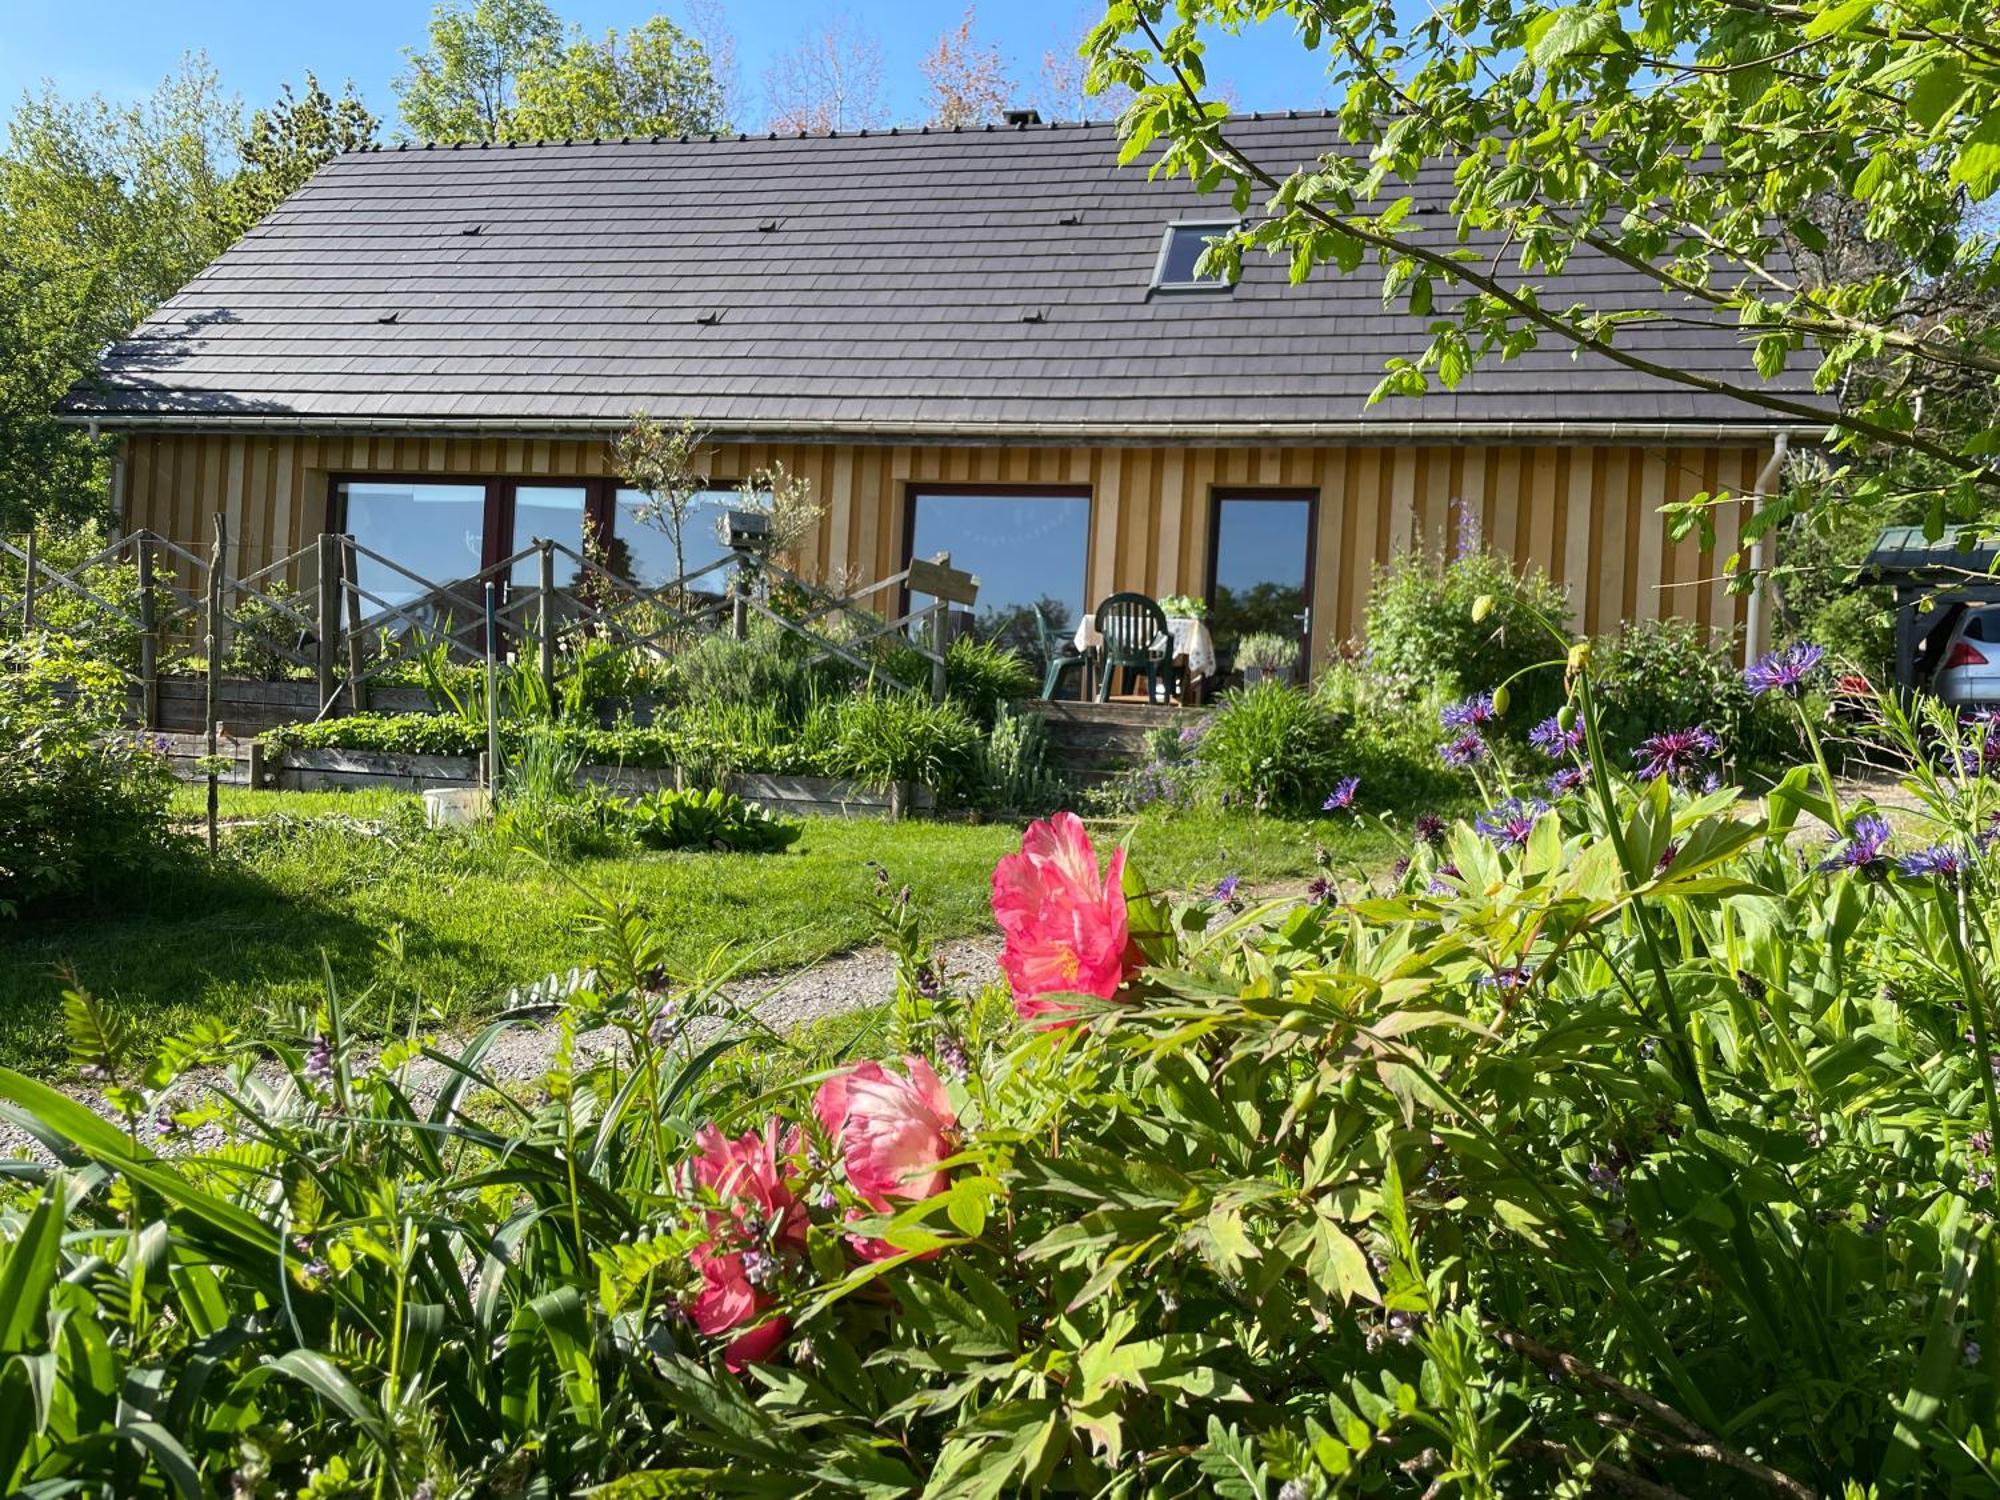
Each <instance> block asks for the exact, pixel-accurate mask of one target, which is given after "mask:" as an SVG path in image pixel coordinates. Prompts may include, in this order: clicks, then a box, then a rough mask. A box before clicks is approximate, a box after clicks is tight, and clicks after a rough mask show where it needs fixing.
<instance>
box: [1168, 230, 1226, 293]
mask: <svg viewBox="0 0 2000 1500" xmlns="http://www.w3.org/2000/svg"><path fill="white" fill-rule="evenodd" d="M1235 227H1236V221H1235V220H1234V219H1213V220H1202V221H1197V222H1188V223H1176V224H1169V225H1168V226H1167V228H1166V232H1165V233H1164V234H1162V235H1161V236H1160V258H1159V260H1158V261H1157V262H1156V263H1155V264H1154V266H1153V290H1154V291H1157V292H1226V291H1228V290H1229V288H1230V282H1228V281H1227V280H1225V279H1224V278H1223V277H1222V276H1221V275H1219V274H1217V273H1214V272H1209V273H1203V272H1200V271H1198V270H1197V269H1196V267H1197V266H1199V265H1200V263H1201V258H1202V256H1203V255H1205V254H1207V252H1208V242H1209V241H1210V240H1214V239H1220V238H1221V237H1222V236H1223V235H1225V234H1227V233H1229V232H1230V231H1231V230H1232V229H1234V228H1235Z"/></svg>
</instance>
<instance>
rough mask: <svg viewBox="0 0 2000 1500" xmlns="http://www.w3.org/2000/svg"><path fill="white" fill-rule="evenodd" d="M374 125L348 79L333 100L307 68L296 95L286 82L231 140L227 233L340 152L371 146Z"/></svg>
mask: <svg viewBox="0 0 2000 1500" xmlns="http://www.w3.org/2000/svg"><path fill="white" fill-rule="evenodd" d="M377 123H378V122H377V121H376V119H375V116H374V115H373V114H371V113H369V110H368V107H367V106H366V105H365V104H363V103H362V102H361V98H360V96H359V95H358V94H356V93H355V91H354V85H353V84H352V83H348V84H346V85H345V86H344V87H343V88H342V89H341V91H340V98H339V99H338V100H335V99H333V98H332V97H331V96H329V95H328V93H327V92H326V90H325V89H323V88H321V87H320V83H319V79H317V78H316V77H314V76H313V74H312V73H311V72H310V71H308V72H307V74H306V82H305V90H304V92H303V93H302V94H300V95H298V96H297V97H294V96H293V94H292V86H291V85H290V84H289V83H288V84H286V85H285V86H284V90H283V92H282V93H281V94H280V95H279V97H278V101H277V102H276V103H275V104H273V105H272V106H271V107H270V108H269V109H260V110H258V111H257V112H256V113H255V114H253V115H252V116H251V117H250V125H249V128H248V129H246V130H245V131H244V132H243V138H242V139H241V140H240V141H238V142H237V146H236V156H237V160H238V163H239V165H238V168H237V171H236V175H235V176H234V177H232V178H231V179H230V180H229V182H228V184H227V185H226V186H225V187H224V189H223V197H222V208H221V213H222V219H223V225H224V228H225V229H226V231H227V232H228V235H229V237H230V238H231V239H235V238H237V237H238V236H240V235H242V234H243V233H244V232H245V231H246V230H248V229H249V228H250V226H251V225H253V224H255V223H256V222H257V221H258V220H259V219H261V218H263V217H264V215H266V214H268V213H269V212H270V211H271V210H272V209H274V208H276V207H277V206H278V205H279V204H280V203H282V202H284V201H285V199H287V198H289V197H290V196H291V195H292V194H293V193H295V192H297V191H298V190H299V188H301V187H303V186H304V185H305V182H306V179H307V178H309V177H311V176H312V175H313V173H315V172H317V171H318V170H319V169H320V168H321V167H323V166H325V165H326V164H327V163H328V162H330V161H332V160H333V159H334V157H336V156H338V155H340V154H341V153H342V152H343V151H359V150H361V149H362V148H364V147H366V146H370V145H373V144H374V142H375V134H376V129H377Z"/></svg>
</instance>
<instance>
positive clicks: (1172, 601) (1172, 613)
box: [1160, 594, 1208, 620]
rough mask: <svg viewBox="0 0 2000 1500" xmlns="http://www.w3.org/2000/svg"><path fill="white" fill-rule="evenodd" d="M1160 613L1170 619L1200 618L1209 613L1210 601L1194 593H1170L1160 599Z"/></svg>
mask: <svg viewBox="0 0 2000 1500" xmlns="http://www.w3.org/2000/svg"><path fill="white" fill-rule="evenodd" d="M1160 613H1162V614H1164V615H1165V616H1166V617H1167V618H1168V619H1169V620H1200V619H1205V618H1206V617H1207V615H1208V601H1207V600H1206V599H1197V598H1196V597H1195V596H1194V595H1193V594H1169V595H1167V596H1166V598H1164V599H1162V600H1161V601H1160Z"/></svg>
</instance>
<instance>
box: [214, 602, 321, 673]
mask: <svg viewBox="0 0 2000 1500" xmlns="http://www.w3.org/2000/svg"><path fill="white" fill-rule="evenodd" d="M265 592H266V594H268V596H269V598H268V599H266V598H258V597H255V596H252V597H250V598H246V599H243V600H242V601H240V602H239V603H238V604H237V605H236V606H235V608H234V610H233V611H232V613H231V618H230V622H229V627H228V628H229V649H228V651H227V652H226V653H225V654H224V656H223V658H222V670H223V672H224V673H225V674H227V675H228V676H231V677H251V678H256V679H257V680H259V681H263V682H279V681H283V680H285V679H286V678H289V677H292V676H295V675H300V674H303V673H304V671H305V668H304V667H302V666H300V665H299V664H298V663H297V662H295V661H294V660H293V659H292V658H293V657H294V656H296V655H298V654H300V653H299V637H300V634H301V626H300V625H299V622H298V620H297V619H296V618H294V617H293V616H292V615H291V614H288V613H287V612H286V611H285V610H284V609H283V608H282V607H281V606H283V605H287V604H295V595H294V594H293V592H292V587H291V585H290V584H288V583H285V582H284V581H283V580H282V579H281V580H279V581H278V582H276V583H273V584H270V585H269V586H268V587H267V588H266V590H265ZM288 653H289V654H288Z"/></svg>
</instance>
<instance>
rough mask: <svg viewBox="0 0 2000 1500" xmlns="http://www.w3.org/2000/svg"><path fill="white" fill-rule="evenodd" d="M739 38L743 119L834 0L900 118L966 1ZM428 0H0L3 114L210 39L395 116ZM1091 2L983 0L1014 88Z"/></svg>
mask: <svg viewBox="0 0 2000 1500" xmlns="http://www.w3.org/2000/svg"><path fill="white" fill-rule="evenodd" d="M552 3H553V4H554V8H555V9H556V11H557V12H558V14H560V15H561V16H562V17H563V18H564V20H566V21H570V22H574V23H576V24H578V25H581V26H582V27H584V29H585V30H587V31H590V32H593V33H600V34H601V33H602V32H603V31H604V29H605V28H606V27H609V26H620V27H624V26H630V25H633V24H635V23H637V22H640V21H643V20H645V19H646V18H647V17H649V16H651V15H653V14H655V13H657V12H662V11H664V12H665V13H666V14H668V15H670V16H674V17H675V18H676V19H683V18H682V17H681V15H680V4H679V0H552ZM720 8H721V10H722V12H723V14H724V16H725V18H726V20H727V22H728V24H729V26H730V28H731V30H732V31H733V32H734V33H735V36H736V45H737V53H738V67H739V71H740V74H741V77H742V79H743V82H744V84H745V85H746V88H747V91H748V94H749V95H750V98H749V100H748V111H747V112H748V113H749V114H751V116H752V118H751V119H750V121H749V122H748V123H750V124H756V123H758V122H759V121H761V118H762V103H761V100H759V99H757V98H756V97H755V96H756V95H757V93H758V85H759V83H760V82H761V80H762V77H763V74H764V71H765V67H766V65H767V64H768V62H769V61H770V59H771V57H772V56H773V55H774V54H775V53H777V52H779V51H782V50H784V48H785V47H786V46H787V44H789V43H792V42H795V41H796V40H797V38H798V37H799V35H800V34H801V33H802V31H805V30H809V29H816V28H817V27H819V26H821V25H823V24H824V18H825V17H826V15H827V14H828V12H829V11H831V10H839V9H844V10H845V11H846V12H847V14H848V15H850V16H851V17H852V18H853V19H854V21H855V22H857V23H858V24H859V26H860V27H861V28H862V29H864V30H866V31H868V32H870V33H872V34H873V35H874V37H875V38H876V40H877V41H878V43H879V44H880V47H881V51H882V73H883V84H884V92H885V93H886V95H887V99H888V103H889V106H890V109H891V112H892V113H893V114H894V116H895V117H896V118H897V119H899V120H915V119H920V118H921V116H922V110H921V106H920V99H921V95H922V87H923V81H922V78H921V75H920V74H919V73H918V69H917V63H918V59H919V58H920V57H921V56H922V54H923V53H924V52H925V51H926V50H927V49H928V48H929V46H930V45H931V44H932V43H933V42H935V40H936V39H937V37H938V36H939V35H940V34H941V33H942V32H944V31H945V30H946V29H948V28H949V27H952V26H955V25H956V24H957V22H958V20H959V17H960V16H961V15H962V14H963V11H964V6H963V4H962V3H961V0H847V3H845V4H844V5H843V4H841V3H840V0H834V3H832V4H829V3H827V0H721V5H720ZM430 11H431V7H430V4H429V0H319V3H297V0H90V3H88V4H82V3H70V4H56V3H52V0H0V36H4V38H5V40H4V43H3V44H0V117H4V116H6V115H11V114H12V112H13V108H14V105H15V103H16V102H17V101H18V100H19V99H20V96H21V94H22V91H23V90H27V89H38V88H39V87H40V86H41V82H42V80H44V79H48V80H51V81H53V82H54V84H55V85H56V87H57V89H58V90H59V91H60V92H61V93H63V94H64V95H83V94H89V93H102V94H104V95H106V96H107V97H110V98H114V99H122V98H131V97H134V96H137V95H141V94H144V93H147V92H149V91H150V90H151V89H152V87H153V86H154V84H156V83H157V82H158V81H159V79H160V78H161V77H162V76H163V75H164V74H165V73H167V72H168V71H169V70H170V69H171V68H172V67H173V65H174V63H175V61H176V60H177V59H178V58H179V56H180V55H181V53H182V52H184V51H190V50H205V51H206V52H207V53H208V55H209V57H210V59H211V60H212V61H213V62H214V64H215V66H216V68H217V69H218V70H219V71H220V73H221V75H222V82H223V87H224V89H225V90H226V91H229V92H233V93H237V94H240V95H241V96H242V98H243V101H244V103H245V105H246V106H251V107H254V106H256V105H258V104H262V103H264V102H266V101H268V100H269V99H270V98H272V97H273V96H274V95H275V94H276V93H277V90H278V86H279V85H280V84H281V83H284V82H287V81H291V82H296V81H297V80H298V79H299V77H300V76H301V75H302V74H303V73H304V72H305V70H306V69H307V68H311V69H312V70H313V71H315V72H316V73H317V74H318V75H319V77H320V80H321V81H322V82H323V83H325V84H327V85H328V87H329V88H334V87H337V85H338V84H339V83H340V81H341V80H343V79H348V78H351V79H353V80H354V82H355V84H356V86H357V87H359V89H360V90H361V92H362V95H363V97H364V98H365V99H366V100H367V102H368V104H369V106H370V107H371V108H372V109H373V110H374V111H375V113H376V114H378V115H380V116H381V117H382V118H383V119H384V121H385V122H390V123H393V114H394V108H395V96H394V94H393V93H392V91H391V89H390V81H391V80H392V79H393V78H394V77H395V75H396V73H397V72H398V70H399V69H400V67H401V65H402V50H403V49H404V48H406V47H421V46H422V44H423V41H424V27H425V22H426V21H427V20H428V18H429V16H430ZM1097 13H1098V12H1097V11H1096V9H1095V8H1094V7H1093V6H1091V5H1090V4H1089V3H1088V0H984V3H983V4H981V5H979V7H978V18H977V27H978V30H979V31H980V32H981V33H983V34H984V35H985V36H987V37H988V38H990V39H991V40H993V41H995V42H997V43H998V44H999V45H1000V47H1001V49H1002V51H1003V53H1004V54H1005V55H1006V56H1007V58H1008V59H1009V61H1010V63H1011V64H1012V65H1013V71H1014V75H1015V77H1016V78H1017V79H1018V80H1020V81H1021V83H1022V84H1023V85H1024V86H1025V85H1027V84H1029V83H1030V82H1032V80H1033V79H1034V77H1035V76H1036V74H1037V72H1038V70H1039V67H1040V60H1041V57H1042V55H1043V53H1045V52H1047V51H1049V50H1051V49H1053V48H1056V47H1058V46H1061V45H1064V44H1065V43H1068V42H1069V41H1070V39H1071V38H1073V37H1075V36H1077V35H1079V34H1080V33H1081V31H1082V29H1083V28H1084V26H1085V25H1087V24H1088V22H1089V20H1090V19H1092V18H1093V17H1094V16H1095V15H1096V14H1097ZM1209 74H1210V78H1211V80H1212V81H1216V82H1225V81H1226V83H1227V84H1228V86H1229V88H1230V90H1231V93H1232V94H1233V96H1234V98H1235V100H1236V101H1237V103H1238V104H1239V105H1240V106H1241V107H1242V108H1245V109H1282V108H1288V107H1296V108H1316V107H1318V106H1320V105H1322V104H1324V103H1325V102H1327V101H1326V97H1325V95H1326V90H1325V86H1324V83H1323V82H1322V80H1321V77H1320V74H1319V70H1318V67H1317V66H1316V64H1315V62H1314V60H1313V59H1312V58H1310V57H1309V56H1308V55H1307V54H1306V53H1305V51H1304V50H1303V48H1302V47H1301V46H1300V45H1299V43H1298V42H1297V41H1296V40H1295V39H1294V38H1293V37H1292V36H1291V35H1290V32H1289V29H1288V28H1286V27H1284V26H1283V25H1282V24H1281V23H1280V24H1273V25H1270V26H1266V27H1263V28H1261V30H1260V31H1259V32H1257V33H1253V34H1252V35H1250V36H1247V37H1244V38H1240V39H1232V38H1221V39H1219V40H1218V41H1217V42H1216V43H1215V44H1214V48H1213V50H1212V52H1211V55H1210V68H1209Z"/></svg>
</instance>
